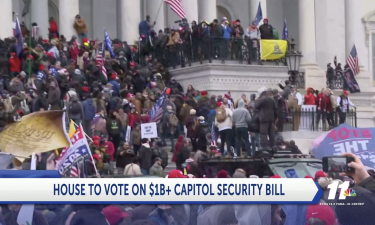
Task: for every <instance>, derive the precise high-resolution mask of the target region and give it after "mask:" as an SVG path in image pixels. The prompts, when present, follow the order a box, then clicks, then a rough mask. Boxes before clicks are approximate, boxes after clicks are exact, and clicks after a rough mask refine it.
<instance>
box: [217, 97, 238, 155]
mask: <svg viewBox="0 0 375 225" xmlns="http://www.w3.org/2000/svg"><path fill="white" fill-rule="evenodd" d="M232 117H233V112H232V110H230V109H229V108H226V107H225V106H223V105H221V104H220V105H218V108H217V109H216V115H215V126H217V127H218V130H219V133H220V139H221V145H220V152H221V154H222V155H224V146H225V144H226V145H227V151H230V149H231V148H232V146H234V143H232V140H233V138H232V137H233V135H234V132H233V129H232V125H233V122H232Z"/></svg>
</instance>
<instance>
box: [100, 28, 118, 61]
mask: <svg viewBox="0 0 375 225" xmlns="http://www.w3.org/2000/svg"><path fill="white" fill-rule="evenodd" d="M103 44H105V45H106V47H107V49H108V51H109V53H111V56H112V58H114V57H115V56H116V55H115V53H114V51H113V49H112V42H111V39H109V36H108V33H107V31H104V43H103Z"/></svg>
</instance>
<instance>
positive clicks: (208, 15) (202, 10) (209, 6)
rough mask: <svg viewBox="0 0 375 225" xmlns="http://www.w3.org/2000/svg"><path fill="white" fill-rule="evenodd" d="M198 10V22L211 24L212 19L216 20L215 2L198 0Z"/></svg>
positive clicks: (214, 0)
mask: <svg viewBox="0 0 375 225" xmlns="http://www.w3.org/2000/svg"><path fill="white" fill-rule="evenodd" d="M198 8H199V12H198V15H199V22H201V21H202V20H204V21H207V22H209V23H212V21H213V20H214V19H217V9H216V0H203V1H202V0H199V1H198ZM230 22H231V21H230ZM219 23H220V21H219Z"/></svg>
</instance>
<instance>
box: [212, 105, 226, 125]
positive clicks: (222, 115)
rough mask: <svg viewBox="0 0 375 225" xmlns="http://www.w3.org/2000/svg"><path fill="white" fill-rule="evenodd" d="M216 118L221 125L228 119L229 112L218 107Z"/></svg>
mask: <svg viewBox="0 0 375 225" xmlns="http://www.w3.org/2000/svg"><path fill="white" fill-rule="evenodd" d="M215 118H216V120H217V122H219V123H222V122H224V121H225V120H226V119H227V111H226V110H225V109H224V108H222V107H218V108H217V109H216V115H215Z"/></svg>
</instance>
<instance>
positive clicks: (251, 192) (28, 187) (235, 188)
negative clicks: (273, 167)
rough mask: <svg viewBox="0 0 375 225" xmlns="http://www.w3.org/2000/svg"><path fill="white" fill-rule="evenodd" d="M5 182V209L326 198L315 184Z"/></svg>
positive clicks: (0, 188)
mask: <svg viewBox="0 0 375 225" xmlns="http://www.w3.org/2000/svg"><path fill="white" fill-rule="evenodd" d="M17 172H18V171H17ZM54 172H56V174H57V175H58V172H57V171H54ZM49 173H51V171H49ZM45 177H48V176H45ZM49 177H53V176H49ZM0 182H1V183H3V184H7V185H0V204H318V202H319V200H320V198H321V196H322V194H323V192H322V190H321V189H320V188H318V186H317V185H316V184H315V182H314V181H313V180H312V179H309V178H295V179H283V178H280V179H274V178H271V179H269V178H262V179H235V178H232V179H194V178H193V179H189V178H187V179H181V178H177V179H168V178H167V179H163V178H137V179H132V178H118V179H113V178H108V179H107V178H100V179H97V178H85V179H75V178H63V179H61V178H44V179H40V178H18V179H14V178H1V179H0Z"/></svg>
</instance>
